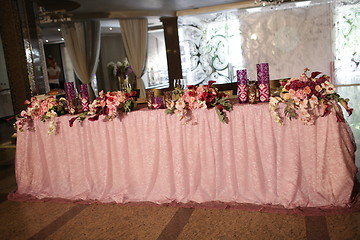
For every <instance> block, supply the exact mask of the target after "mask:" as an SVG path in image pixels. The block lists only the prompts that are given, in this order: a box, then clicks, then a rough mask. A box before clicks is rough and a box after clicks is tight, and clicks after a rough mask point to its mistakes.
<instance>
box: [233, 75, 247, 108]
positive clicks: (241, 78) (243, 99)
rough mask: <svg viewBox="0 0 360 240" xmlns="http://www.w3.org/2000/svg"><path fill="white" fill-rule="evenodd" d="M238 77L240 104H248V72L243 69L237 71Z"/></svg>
mask: <svg viewBox="0 0 360 240" xmlns="http://www.w3.org/2000/svg"><path fill="white" fill-rule="evenodd" d="M236 76H237V86H238V98H239V102H240V103H247V102H248V100H249V99H248V93H249V87H248V84H247V82H248V79H247V72H246V69H241V70H237V71H236Z"/></svg>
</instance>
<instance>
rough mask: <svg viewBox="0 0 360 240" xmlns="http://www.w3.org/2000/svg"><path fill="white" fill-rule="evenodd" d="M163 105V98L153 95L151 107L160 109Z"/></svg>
mask: <svg viewBox="0 0 360 240" xmlns="http://www.w3.org/2000/svg"><path fill="white" fill-rule="evenodd" d="M163 107H164V99H163V97H154V98H153V101H152V108H153V109H160V108H163Z"/></svg>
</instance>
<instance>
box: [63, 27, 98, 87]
mask: <svg viewBox="0 0 360 240" xmlns="http://www.w3.org/2000/svg"><path fill="white" fill-rule="evenodd" d="M61 31H62V35H63V37H64V41H65V46H66V48H67V50H68V53H69V56H70V59H71V63H72V64H73V66H74V71H75V73H76V75H77V77H78V78H79V79H80V81H81V82H82V83H84V84H89V85H90V86H91V87H92V85H91V83H92V81H93V79H94V77H95V73H96V68H97V65H98V59H99V53H100V33H101V32H100V31H101V29H100V22H99V21H86V22H76V23H67V24H63V25H62V26H61Z"/></svg>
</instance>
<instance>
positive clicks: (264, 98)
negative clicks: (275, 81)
mask: <svg viewBox="0 0 360 240" xmlns="http://www.w3.org/2000/svg"><path fill="white" fill-rule="evenodd" d="M256 70H257V79H258V87H259V99H260V102H268V101H269V100H270V77H269V64H267V63H260V64H256Z"/></svg>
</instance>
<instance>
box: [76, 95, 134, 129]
mask: <svg viewBox="0 0 360 240" xmlns="http://www.w3.org/2000/svg"><path fill="white" fill-rule="evenodd" d="M135 95H136V92H135V91H131V92H124V91H115V92H107V93H104V92H103V91H101V92H100V93H99V97H97V98H96V99H95V100H94V101H93V102H92V103H91V104H90V105H89V111H87V112H83V113H81V114H79V115H78V116H76V117H74V118H72V119H70V120H69V125H70V127H72V126H73V124H74V121H75V120H79V121H83V120H85V119H86V118H88V120H89V121H96V120H98V119H99V117H100V115H103V116H106V119H108V120H113V119H114V118H116V117H117V116H118V115H119V114H120V113H121V112H131V111H132V109H133V108H134V106H135V102H134V100H133V97H134V96H135Z"/></svg>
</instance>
